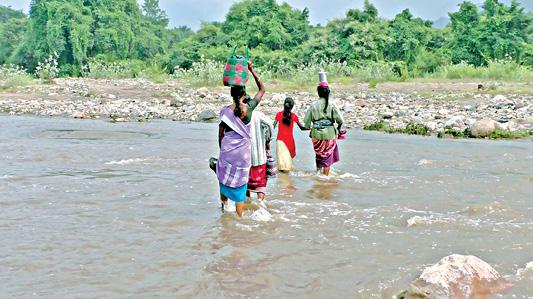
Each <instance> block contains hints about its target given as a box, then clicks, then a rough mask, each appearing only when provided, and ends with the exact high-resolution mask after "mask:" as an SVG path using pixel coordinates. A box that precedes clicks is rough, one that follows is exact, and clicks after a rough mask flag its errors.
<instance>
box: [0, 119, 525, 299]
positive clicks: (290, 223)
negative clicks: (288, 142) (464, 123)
mask: <svg viewBox="0 0 533 299" xmlns="http://www.w3.org/2000/svg"><path fill="white" fill-rule="evenodd" d="M216 134H217V133H216V125H214V124H197V123H180V122H170V121H154V122H149V123H120V124H111V123H107V122H103V121H93V120H84V121H80V120H71V119H62V118H39V117H25V116H22V117H21V116H18V117H12V116H0V156H1V158H0V169H1V170H0V171H1V172H0V211H1V212H0V215H1V217H0V239H1V242H2V243H1V246H0V247H1V249H0V297H2V298H33V297H42V298H117V297H137V298H148V297H164V298H234V297H237V298H289V297H290V298H292V297H294V298H391V296H392V295H393V294H395V293H397V292H398V291H400V290H401V289H402V288H405V287H406V286H407V285H408V284H409V282H410V281H411V280H413V279H414V278H415V277H417V276H418V275H419V274H420V273H421V271H422V270H423V269H424V267H425V266H428V265H430V264H433V263H435V262H437V261H438V260H439V259H441V258H442V257H444V256H446V255H449V254H452V253H460V254H473V255H476V256H478V257H480V258H482V259H483V260H485V261H487V262H488V263H489V264H491V265H492V266H494V267H495V268H496V269H497V270H498V271H499V272H500V273H502V274H503V275H504V276H505V277H506V278H507V279H509V280H510V281H511V282H512V283H513V284H514V287H513V288H512V289H510V290H509V292H508V293H506V294H504V295H502V297H505V298H507V297H508V298H514V297H517V298H527V297H531V296H532V295H533V275H532V274H531V273H529V274H528V273H527V272H526V273H525V274H524V273H522V275H517V271H519V270H520V269H521V268H523V267H524V265H525V264H526V263H527V262H530V261H532V260H533V207H532V206H533V143H532V142H531V141H484V140H453V141H452V140H439V139H436V138H428V137H413V136H402V135H387V134H380V133H369V132H363V131H357V130H355V131H350V132H349V135H348V138H347V140H345V141H342V143H341V144H340V147H341V148H340V151H341V159H342V161H341V163H339V164H338V165H337V167H336V169H335V172H336V174H335V175H334V176H333V177H332V178H330V179H325V178H320V177H317V176H316V175H315V173H314V169H313V168H314V165H313V153H312V148H311V145H310V143H309V139H308V138H307V137H306V136H305V134H303V133H300V132H299V131H297V132H296V137H297V152H298V156H297V158H296V160H295V165H296V168H297V170H296V171H295V172H294V173H292V174H291V175H289V176H286V175H284V176H280V177H279V178H277V179H273V180H271V181H270V182H269V186H268V195H267V200H268V211H269V212H270V214H271V217H270V219H266V220H267V221H264V220H265V219H258V218H256V217H254V216H253V214H252V212H253V211H251V210H250V211H247V212H246V214H245V217H244V219H242V220H239V219H237V218H236V217H234V216H233V215H230V214H222V213H221V211H220V209H219V203H218V201H217V191H218V186H217V181H216V178H215V176H214V174H213V173H212V172H211V170H210V169H209V168H208V167H207V164H208V162H207V161H208V159H209V157H211V156H213V155H216V154H217V142H216Z"/></svg>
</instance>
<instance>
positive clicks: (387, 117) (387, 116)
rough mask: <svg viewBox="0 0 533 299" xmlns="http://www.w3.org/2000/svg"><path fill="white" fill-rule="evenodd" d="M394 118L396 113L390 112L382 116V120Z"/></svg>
mask: <svg viewBox="0 0 533 299" xmlns="http://www.w3.org/2000/svg"><path fill="white" fill-rule="evenodd" d="M393 116H394V113H392V112H390V111H387V112H383V114H381V118H383V119H391V118H392V117H393Z"/></svg>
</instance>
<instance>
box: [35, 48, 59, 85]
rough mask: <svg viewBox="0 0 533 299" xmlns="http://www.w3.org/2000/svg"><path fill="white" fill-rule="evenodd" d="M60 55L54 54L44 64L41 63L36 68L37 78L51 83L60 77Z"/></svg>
mask: <svg viewBox="0 0 533 299" xmlns="http://www.w3.org/2000/svg"><path fill="white" fill-rule="evenodd" d="M58 58H59V55H58V54H57V52H54V53H52V54H50V56H48V58H47V59H45V60H44V61H43V62H39V63H38V64H37V67H36V68H35V75H36V76H37V78H39V79H41V80H45V81H51V80H53V79H55V78H57V76H58V75H59V66H58V64H57V59H58Z"/></svg>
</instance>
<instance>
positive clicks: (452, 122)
mask: <svg viewBox="0 0 533 299" xmlns="http://www.w3.org/2000/svg"><path fill="white" fill-rule="evenodd" d="M444 126H445V127H449V128H456V129H460V130H463V129H464V128H465V127H466V126H465V121H464V118H463V117H462V116H454V117H452V118H450V119H448V120H447V121H446V122H445V123H444Z"/></svg>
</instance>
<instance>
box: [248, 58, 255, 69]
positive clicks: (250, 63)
mask: <svg viewBox="0 0 533 299" xmlns="http://www.w3.org/2000/svg"><path fill="white" fill-rule="evenodd" d="M253 68H254V65H253V64H252V62H251V61H250V60H248V69H249V70H250V71H251V70H252V69H253Z"/></svg>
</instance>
